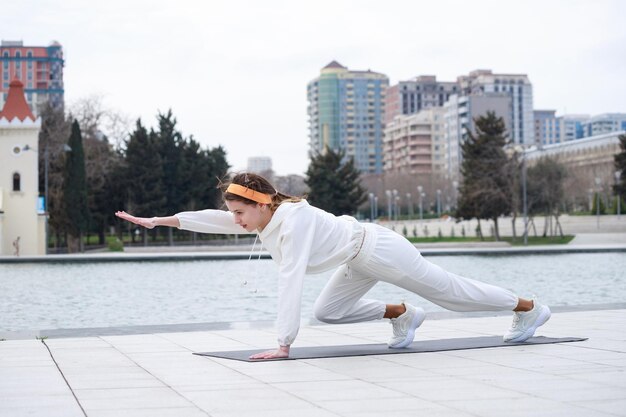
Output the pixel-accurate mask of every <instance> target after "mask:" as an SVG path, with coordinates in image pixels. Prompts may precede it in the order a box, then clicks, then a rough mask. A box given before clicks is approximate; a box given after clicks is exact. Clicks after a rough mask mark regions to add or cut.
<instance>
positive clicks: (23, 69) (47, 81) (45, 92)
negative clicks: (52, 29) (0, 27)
mask: <svg viewBox="0 0 626 417" xmlns="http://www.w3.org/2000/svg"><path fill="white" fill-rule="evenodd" d="M64 63H65V61H64V59H63V48H62V46H61V44H59V43H58V42H52V43H51V44H50V45H49V46H24V43H23V42H22V41H4V40H3V41H2V42H1V43H0V71H1V74H2V75H1V77H2V78H1V79H2V82H1V83H0V108H1V107H2V106H3V105H4V103H5V102H6V100H7V95H8V92H9V84H10V83H11V81H13V80H14V79H17V80H20V81H21V82H22V84H23V85H24V92H25V97H26V102H27V103H28V105H29V107H30V109H31V111H32V112H33V114H34V115H35V116H36V115H37V114H38V112H39V109H40V108H41V106H42V105H43V104H45V103H46V102H49V103H50V104H52V105H53V106H54V107H62V106H63V105H64V94H65V90H64V85H63V66H64Z"/></svg>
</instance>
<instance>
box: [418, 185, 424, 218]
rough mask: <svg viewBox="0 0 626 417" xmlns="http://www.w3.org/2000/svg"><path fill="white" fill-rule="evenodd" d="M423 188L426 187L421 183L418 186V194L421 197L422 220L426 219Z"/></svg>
mask: <svg viewBox="0 0 626 417" xmlns="http://www.w3.org/2000/svg"><path fill="white" fill-rule="evenodd" d="M423 189H424V187H422V186H421V185H418V186H417V196H418V197H419V199H420V220H423V219H424V205H423V203H424V201H423V198H424V193H423V192H422V190H423Z"/></svg>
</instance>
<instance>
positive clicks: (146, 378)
mask: <svg viewBox="0 0 626 417" xmlns="http://www.w3.org/2000/svg"><path fill="white" fill-rule="evenodd" d="M66 378H67V379H68V381H69V384H70V386H71V387H72V389H75V390H86V389H109V388H154V387H164V386H165V385H164V384H163V382H161V381H159V380H158V379H156V378H155V377H154V376H152V375H150V374H148V373H147V372H143V374H135V373H129V374H127V373H108V374H97V375H75V376H66Z"/></svg>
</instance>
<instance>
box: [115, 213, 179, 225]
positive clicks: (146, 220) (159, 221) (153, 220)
mask: <svg viewBox="0 0 626 417" xmlns="http://www.w3.org/2000/svg"><path fill="white" fill-rule="evenodd" d="M115 215H116V216H117V217H119V218H120V219H124V220H127V221H129V222H131V223H135V224H138V225H139V226H143V227H146V228H148V229H152V228H154V227H155V226H169V227H180V222H179V221H178V218H177V217H176V216H169V217H135V216H133V215H132V214H128V213H126V212H125V211H118V212H116V213H115Z"/></svg>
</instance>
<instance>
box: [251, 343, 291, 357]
mask: <svg viewBox="0 0 626 417" xmlns="http://www.w3.org/2000/svg"><path fill="white" fill-rule="evenodd" d="M288 357H289V346H279V347H278V349H276V350H268V351H265V352H261V353H255V354H254V355H252V356H250V359H277V358H288Z"/></svg>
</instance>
